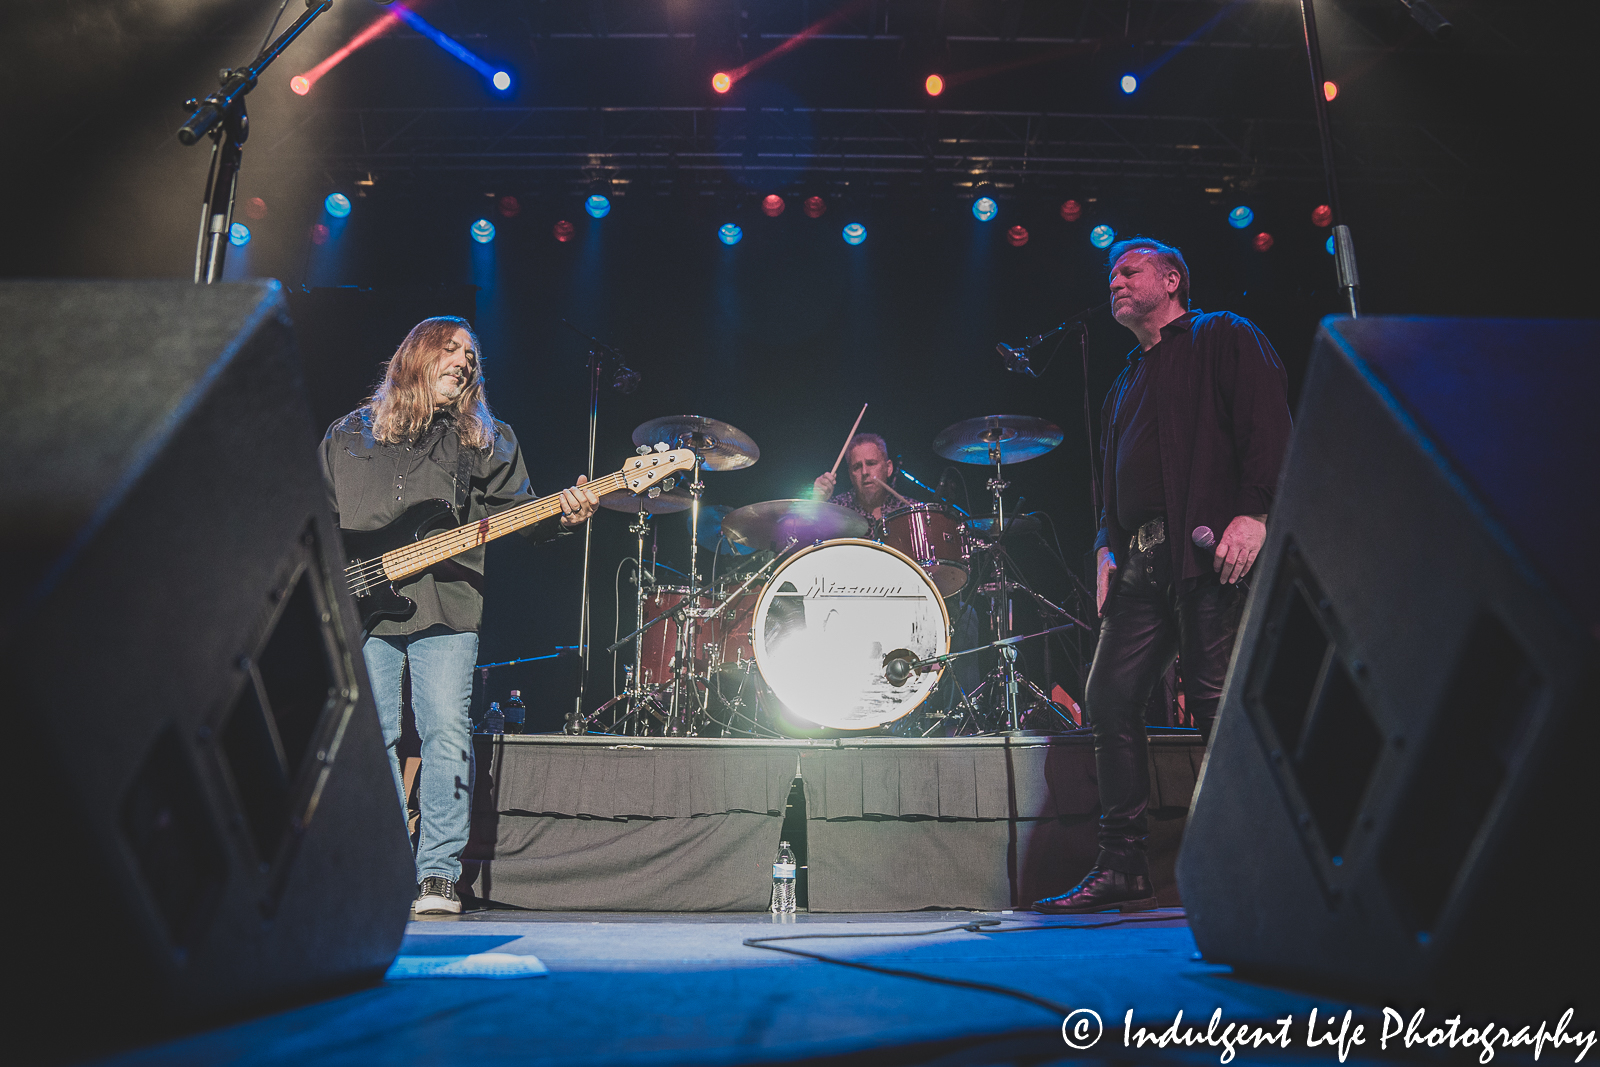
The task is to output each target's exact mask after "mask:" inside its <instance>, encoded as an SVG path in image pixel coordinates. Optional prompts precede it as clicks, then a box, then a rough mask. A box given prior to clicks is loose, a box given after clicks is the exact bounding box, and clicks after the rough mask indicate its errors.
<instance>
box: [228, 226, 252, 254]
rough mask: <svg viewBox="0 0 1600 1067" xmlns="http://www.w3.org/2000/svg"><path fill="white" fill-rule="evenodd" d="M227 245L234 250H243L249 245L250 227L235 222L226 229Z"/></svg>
mask: <svg viewBox="0 0 1600 1067" xmlns="http://www.w3.org/2000/svg"><path fill="white" fill-rule="evenodd" d="M228 243H229V244H230V245H232V246H233V247H235V248H243V247H244V246H245V245H247V244H249V243H250V227H248V226H246V225H245V224H244V223H242V222H236V223H234V224H233V225H232V226H229V227H228Z"/></svg>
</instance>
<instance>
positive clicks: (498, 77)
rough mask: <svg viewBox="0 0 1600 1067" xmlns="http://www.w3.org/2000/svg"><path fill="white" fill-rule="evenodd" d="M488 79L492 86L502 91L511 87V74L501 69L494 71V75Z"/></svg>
mask: <svg viewBox="0 0 1600 1067" xmlns="http://www.w3.org/2000/svg"><path fill="white" fill-rule="evenodd" d="M490 80H491V81H492V82H493V83H494V87H495V88H496V89H499V90H500V91H501V92H502V93H503V92H505V91H506V90H507V89H509V88H511V75H510V74H507V73H506V72H505V71H503V70H497V71H495V72H494V77H493V78H492V79H490Z"/></svg>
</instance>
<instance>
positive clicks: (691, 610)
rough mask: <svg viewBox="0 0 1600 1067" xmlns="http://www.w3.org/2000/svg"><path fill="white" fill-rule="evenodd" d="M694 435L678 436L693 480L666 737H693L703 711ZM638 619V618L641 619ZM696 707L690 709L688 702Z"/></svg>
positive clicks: (700, 486) (699, 488) (699, 486)
mask: <svg viewBox="0 0 1600 1067" xmlns="http://www.w3.org/2000/svg"><path fill="white" fill-rule="evenodd" d="M694 436H695V435H692V434H684V435H682V436H680V437H679V438H678V441H677V446H678V447H679V448H689V449H692V450H694V481H692V482H690V483H689V498H690V503H689V595H688V596H687V597H685V598H684V601H683V605H682V611H683V615H682V620H681V621H680V622H679V624H678V644H677V647H676V649H675V650H674V653H675V654H674V655H673V657H672V697H671V703H670V705H669V707H668V712H667V724H666V726H665V728H664V729H663V731H662V732H663V733H664V734H665V735H667V736H669V737H676V736H680V735H682V736H690V737H692V736H694V732H695V730H694V723H695V721H696V720H697V719H699V718H700V716H697V715H695V714H694V713H695V712H699V711H704V705H703V702H699V701H695V700H694V693H693V685H694V680H695V679H694V672H693V670H692V667H693V665H694V655H693V652H694V648H695V643H696V641H698V640H699V637H700V620H701V619H702V618H704V617H705V616H706V613H705V612H703V611H701V610H700V609H699V608H698V607H696V605H697V604H699V602H700V592H701V590H700V497H701V495H702V494H703V493H704V492H705V489H706V487H705V482H704V481H702V480H701V477H700V466H701V460H700V452H699V450H698V449H695V448H694V446H695V444H696V443H698V442H696V441H695V440H694V439H693V438H694ZM641 621H642V620H641ZM692 703H693V704H697V705H698V706H696V707H693V708H691V707H690V705H691V704H692Z"/></svg>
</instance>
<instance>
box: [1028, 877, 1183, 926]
mask: <svg viewBox="0 0 1600 1067" xmlns="http://www.w3.org/2000/svg"><path fill="white" fill-rule="evenodd" d="M1157 906H1158V905H1157V904H1156V891H1155V890H1154V889H1153V888H1151V886H1150V876H1149V875H1147V874H1124V873H1123V872H1121V871H1108V870H1106V869H1105V868H1103V867H1094V868H1091V869H1090V871H1089V873H1088V874H1086V875H1084V876H1083V881H1081V882H1079V883H1078V884H1077V885H1075V886H1073V887H1072V888H1071V889H1069V890H1067V891H1066V892H1065V893H1062V894H1061V895H1060V896H1059V897H1046V898H1045V899H1043V900H1041V901H1039V902H1038V903H1036V904H1034V906H1033V910H1034V911H1043V912H1052V913H1055V914H1074V913H1077V912H1085V911H1107V910H1109V909H1111V908H1116V909H1117V910H1118V911H1149V910H1150V909H1151V908H1154V907H1157Z"/></svg>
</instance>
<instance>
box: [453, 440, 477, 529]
mask: <svg viewBox="0 0 1600 1067" xmlns="http://www.w3.org/2000/svg"><path fill="white" fill-rule="evenodd" d="M452 432H454V431H452ZM472 460H473V452H472V449H471V448H470V447H468V446H467V444H466V442H464V441H462V440H461V435H460V434H456V515H457V516H458V518H457V521H459V522H466V521H467V513H466V511H465V510H463V509H464V508H465V507H466V503H467V493H468V491H469V490H470V489H471V488H472Z"/></svg>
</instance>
